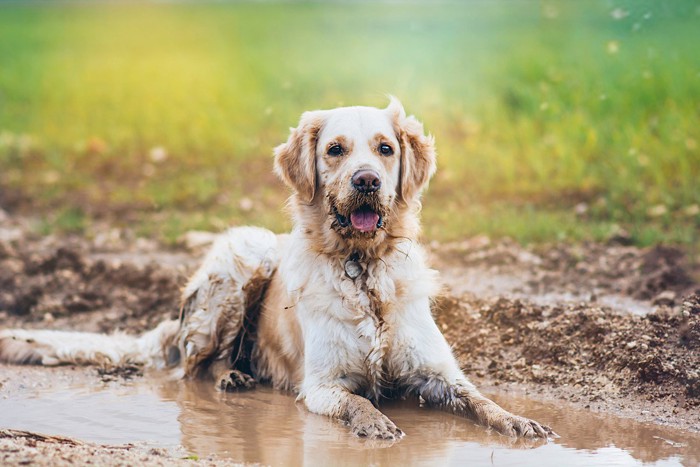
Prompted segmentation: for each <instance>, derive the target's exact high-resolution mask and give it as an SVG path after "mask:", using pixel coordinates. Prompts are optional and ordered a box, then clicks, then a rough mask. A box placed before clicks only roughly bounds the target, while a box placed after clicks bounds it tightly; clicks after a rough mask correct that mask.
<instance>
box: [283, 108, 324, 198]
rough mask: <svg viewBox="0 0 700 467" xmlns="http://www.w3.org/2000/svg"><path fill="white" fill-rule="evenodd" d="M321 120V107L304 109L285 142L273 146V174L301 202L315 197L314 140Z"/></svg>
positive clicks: (322, 118)
mask: <svg viewBox="0 0 700 467" xmlns="http://www.w3.org/2000/svg"><path fill="white" fill-rule="evenodd" d="M324 120H325V112H324V111H322V110H316V111H312V112H304V114H303V115H302V116H301V119H300V120H299V125H298V126H297V127H296V128H292V129H291V133H290V135H289V139H288V140H287V142H286V143H284V144H280V145H279V146H277V147H276V148H275V173H277V175H278V176H279V177H280V178H281V179H282V181H283V182H284V183H286V184H287V185H288V186H289V187H290V188H292V189H293V190H294V191H296V192H297V194H298V195H299V198H300V200H301V201H302V202H305V203H311V202H312V201H313V199H314V196H316V186H317V180H316V142H317V141H318V134H319V133H320V131H321V128H322V127H323V122H324Z"/></svg>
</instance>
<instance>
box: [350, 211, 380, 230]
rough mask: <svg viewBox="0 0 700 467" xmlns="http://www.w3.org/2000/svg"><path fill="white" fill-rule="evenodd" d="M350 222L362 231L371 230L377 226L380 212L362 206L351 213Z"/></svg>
mask: <svg viewBox="0 0 700 467" xmlns="http://www.w3.org/2000/svg"><path fill="white" fill-rule="evenodd" d="M350 222H352V226H353V227H355V228H356V229H357V230H359V231H360V232H371V231H373V230H374V229H376V228H377V222H379V214H377V213H376V212H374V211H372V210H371V209H367V208H360V209H358V210H357V211H355V212H353V213H352V214H350Z"/></svg>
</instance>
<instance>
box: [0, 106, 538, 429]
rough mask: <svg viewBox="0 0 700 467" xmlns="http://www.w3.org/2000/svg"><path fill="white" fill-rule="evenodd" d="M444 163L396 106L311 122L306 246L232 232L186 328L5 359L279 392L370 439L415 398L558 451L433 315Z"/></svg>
mask: <svg viewBox="0 0 700 467" xmlns="http://www.w3.org/2000/svg"><path fill="white" fill-rule="evenodd" d="M435 157H436V155H435V147H434V140H433V138H432V137H431V136H426V135H425V134H424V131H423V126H422V124H421V123H420V122H419V121H418V120H416V119H415V118H414V117H413V116H407V115H406V113H405V111H404V109H403V107H402V105H401V104H400V103H399V101H398V100H396V99H394V98H392V99H391V102H390V103H389V105H388V107H387V108H385V109H377V108H371V107H345V108H337V109H333V110H317V111H311V112H306V113H304V114H303V115H302V116H301V120H300V122H299V124H298V126H297V127H296V128H293V129H292V130H291V134H290V136H289V139H288V140H287V142H286V143H284V144H282V145H280V146H278V147H277V148H276V149H275V171H276V173H277V174H278V175H279V176H280V178H281V179H282V180H283V181H284V182H285V183H286V184H287V185H288V186H289V187H290V188H291V189H292V190H293V194H292V195H291V198H290V200H289V208H290V211H291V214H292V218H293V221H294V228H293V229H292V232H291V233H290V234H287V235H275V234H273V233H272V232H269V231H267V230H264V229H260V228H254V227H241V228H233V229H230V230H229V231H228V232H226V233H224V234H222V235H221V236H220V237H219V238H218V239H217V240H216V241H215V243H214V245H213V247H212V249H211V251H210V252H209V253H208V255H207V256H206V258H205V260H204V262H203V264H202V266H201V267H200V268H199V270H197V272H196V273H195V274H194V276H193V277H192V278H191V279H190V281H189V283H188V284H187V286H186V288H185V289H184V293H183V305H182V309H181V313H180V319H179V320H173V321H166V322H163V323H161V324H160V325H159V326H158V327H157V328H156V329H154V330H152V331H149V332H147V333H145V334H144V335H142V336H140V337H136V336H129V335H124V334H115V335H100V334H88V333H71V332H60V331H45V330H31V331H30V330H4V331H0V359H1V360H3V361H6V362H15V363H38V364H43V365H57V364H63V363H78V364H103V365H119V364H123V363H127V362H130V363H139V364H144V365H146V366H150V367H160V368H164V367H179V368H181V369H182V371H183V372H184V376H185V377H190V378H214V379H215V382H216V385H217V386H218V387H219V388H221V389H223V390H234V389H237V388H248V387H252V386H254V384H255V383H256V382H258V381H261V382H268V383H270V384H272V385H273V386H274V387H276V388H281V389H287V390H293V391H295V392H297V393H298V395H299V396H298V400H301V401H304V403H305V404H306V407H307V408H308V409H309V410H310V411H311V412H314V413H317V414H323V415H327V416H329V417H335V418H338V419H341V420H344V421H345V422H346V423H347V424H348V425H349V426H350V429H351V430H352V432H353V433H354V434H355V435H357V436H362V437H369V438H378V439H389V440H394V439H399V438H401V437H402V436H403V432H402V431H401V430H400V429H399V428H397V427H396V426H395V425H394V423H393V422H392V421H391V420H389V419H388V418H387V417H386V416H385V415H383V414H382V413H381V412H380V411H379V410H378V409H377V407H376V404H377V403H378V402H379V401H380V399H381V398H382V397H404V396H410V395H413V396H420V398H421V399H422V400H423V401H424V403H425V405H427V406H432V407H436V408H440V409H444V410H447V411H450V412H452V413H455V414H457V415H460V416H464V417H467V418H469V419H471V420H474V421H476V422H477V423H480V424H482V425H484V426H486V427H490V428H493V429H495V430H496V431H498V432H500V433H502V434H505V435H508V436H523V437H540V438H547V436H548V435H550V434H552V431H551V430H550V429H549V428H548V427H547V426H544V425H541V424H539V423H537V422H535V421H532V420H528V419H526V418H523V417H519V416H516V415H513V414H511V413H509V412H508V411H506V410H504V409H503V408H501V407H500V406H498V405H497V404H496V403H494V402H492V401H491V400H489V399H487V398H486V397H484V396H483V395H481V394H480V393H479V391H477V389H476V388H475V387H474V385H472V384H471V383H470V382H469V380H468V379H467V378H466V377H465V375H464V374H463V373H462V371H461V370H460V368H459V365H458V364H457V361H456V360H455V358H454V356H453V355H452V352H451V350H450V347H449V345H448V344H447V342H446V341H445V338H444V337H443V336H442V334H441V333H440V331H439V330H438V328H437V326H436V324H435V322H434V320H433V318H432V315H431V309H430V303H431V296H434V295H435V293H436V292H437V289H438V287H437V273H436V272H435V271H434V270H432V269H429V268H428V266H427V265H426V260H425V254H424V251H423V249H422V248H421V246H420V245H419V243H418V236H419V222H418V213H419V211H420V208H421V204H420V194H421V191H422V190H423V188H425V186H426V185H427V183H428V181H429V179H430V178H431V176H432V175H433V173H434V171H435Z"/></svg>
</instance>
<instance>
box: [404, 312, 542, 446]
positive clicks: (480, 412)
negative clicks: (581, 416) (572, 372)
mask: <svg viewBox="0 0 700 467" xmlns="http://www.w3.org/2000/svg"><path fill="white" fill-rule="evenodd" d="M394 325H395V326H396V328H397V337H396V339H397V348H396V352H395V354H394V355H392V364H393V366H394V368H395V370H394V372H395V373H396V374H397V375H400V376H399V377H400V379H403V380H404V381H405V383H406V386H407V390H408V391H409V392H413V393H416V394H418V395H420V396H421V397H422V398H423V400H424V401H425V402H426V404H427V405H429V406H433V407H437V408H440V409H443V410H447V411H449V412H452V413H454V414H456V415H460V416H463V417H466V418H470V419H472V420H474V421H475V422H477V423H479V424H480V425H484V426H486V427H490V428H493V429H494V430H496V431H498V432H499V433H502V434H504V435H507V436H522V437H531V438H534V437H539V438H546V437H547V436H548V435H553V432H552V430H551V429H550V428H549V427H547V426H545V425H541V424H539V423H537V422H536V421H534V420H529V419H527V418H524V417H519V416H517V415H514V414H512V413H510V412H508V411H507V410H505V409H503V408H501V407H500V406H499V405H498V404H496V403H495V402H493V401H491V400H489V399H487V398H486V397H484V396H483V395H482V394H481V393H480V392H479V391H477V389H476V388H475V387H474V385H473V384H471V383H470V382H469V380H468V379H467V378H466V376H464V373H462V371H461V370H460V368H459V365H458V363H457V360H456V359H455V358H454V356H453V354H452V350H451V349H450V346H449V345H448V344H447V341H446V340H445V338H444V337H443V335H442V333H441V332H440V330H439V329H438V328H437V325H436V324H435V321H434V320H433V319H432V316H431V315H430V304H429V302H428V300H427V299H420V300H416V301H415V302H414V303H413V304H412V305H411V306H409V307H407V309H406V313H405V314H403V315H398V316H397V318H396V322H395V323H394Z"/></svg>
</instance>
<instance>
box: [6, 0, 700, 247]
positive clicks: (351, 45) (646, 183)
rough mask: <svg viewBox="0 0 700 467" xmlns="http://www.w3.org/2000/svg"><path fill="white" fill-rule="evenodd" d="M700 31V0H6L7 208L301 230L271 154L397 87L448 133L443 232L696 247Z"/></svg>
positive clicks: (60, 221) (433, 207)
mask: <svg viewBox="0 0 700 467" xmlns="http://www.w3.org/2000/svg"><path fill="white" fill-rule="evenodd" d="M615 9H618V11H617V12H616V13H619V12H626V13H628V14H627V16H625V17H624V18H621V19H615V18H614V17H613V16H615V15H613V14H611V13H612V12H613V10H615ZM618 16H624V15H618ZM698 43H700V2H698V1H685V2H683V1H676V2H651V1H649V2H644V1H636V0H634V1H632V0H629V1H615V2H609V1H582V2H540V1H537V2H535V1H532V2H528V1H522V2H511V1H506V0H503V1H482V2H465V3H464V4H461V3H458V4H440V3H437V4H435V3H431V2H428V3H426V4H372V3H360V4H355V5H353V4H342V3H341V4H290V3H284V4H279V5H276V4H268V3H265V4H245V3H215V4H203V3H196V4H188V3H184V4H177V3H162V4H158V3H153V4H148V3H146V4H117V3H112V4H110V3H105V4H93V5H90V4H72V5H71V4H35V5H33V4H23V5H8V4H5V5H2V4H0V206H5V207H6V208H7V207H13V206H14V207H15V208H17V209H19V210H20V211H28V212H31V213H35V214H36V213H38V214H40V215H43V216H44V217H45V225H46V226H47V228H49V229H51V228H55V229H60V230H84V229H85V228H87V227H88V226H89V224H90V220H91V219H94V218H96V217H107V218H108V219H110V220H111V221H113V222H117V223H124V224H130V225H133V226H135V227H136V228H137V229H139V231H141V232H143V233H144V234H148V235H156V236H160V237H162V238H165V239H172V238H175V237H177V235H179V234H180V233H181V232H182V231H184V230H187V229H190V228H207V229H219V228H222V227H223V226H225V225H228V224H240V223H252V224H258V225H265V226H268V227H270V228H273V229H275V230H281V229H285V228H287V227H288V225H289V224H288V221H287V219H286V217H285V216H284V215H283V214H281V210H280V208H281V207H282V205H283V204H284V199H285V198H286V196H287V192H286V190H285V189H284V188H283V187H282V186H281V184H279V183H278V182H277V181H276V180H275V178H274V177H273V176H272V174H271V171H270V168H271V163H272V157H271V148H272V147H274V146H275V145H277V144H279V143H280V142H282V141H283V140H284V139H286V137H287V132H288V128H289V127H290V126H293V125H295V123H296V121H297V119H298V117H299V115H300V114H301V112H302V111H304V110H308V109H314V108H328V107H334V106H338V105H354V104H366V105H377V106H383V105H385V104H386V102H387V101H386V98H385V94H386V93H391V94H395V95H397V96H398V97H400V98H401V99H402V100H403V102H404V105H405V106H406V107H407V109H408V110H409V112H411V113H415V114H416V115H417V116H419V118H420V119H422V120H423V121H424V122H425V124H426V127H427V128H428V130H429V131H431V132H432V133H433V134H434V135H435V136H436V138H437V144H438V150H439V172H438V174H437V176H436V178H435V179H434V180H433V183H432V185H431V188H430V190H429V192H428V193H427V195H426V199H425V202H424V214H423V218H424V221H425V233H426V236H427V237H428V238H434V239H440V240H448V239H455V238H460V237H463V236H466V235H473V234H479V233H485V234H489V235H495V236H501V235H508V236H512V237H514V238H516V239H518V240H521V241H525V242H529V241H546V240H552V239H572V240H581V239H602V238H606V237H607V236H609V235H610V234H611V233H613V232H615V231H616V230H619V229H620V228H624V229H626V230H628V231H629V232H630V233H631V234H632V235H633V237H634V239H635V241H636V242H638V243H640V244H650V243H656V242H660V241H664V242H679V243H686V244H688V243H690V244H692V243H695V242H697V240H698V231H699V228H700V215H699V214H697V213H694V211H697V209H695V208H694V206H697V205H700V184H699V183H698V180H699V179H700V125H699V124H698V123H699V121H700V118H699V117H700V54H699V53H698V52H697V44H698ZM157 148H162V150H161V149H157ZM159 152H160V153H164V154H165V157H163V158H158V157H155V156H157V155H158V153H159ZM160 159H162V160H160ZM242 198H248V199H250V200H252V202H253V206H254V208H253V209H248V210H246V209H242V207H241V203H240V200H241V199H242ZM580 203H585V206H586V208H587V209H586V212H585V214H584V215H576V214H575V213H574V208H575V206H577V205H579V204H580ZM659 206H661V207H659ZM243 207H245V206H243Z"/></svg>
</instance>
